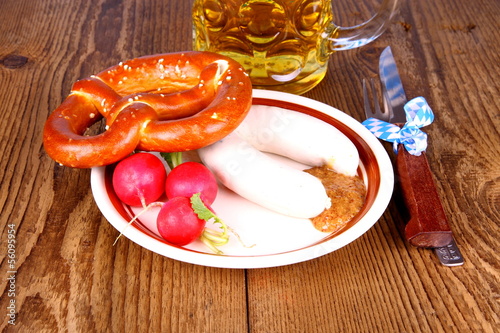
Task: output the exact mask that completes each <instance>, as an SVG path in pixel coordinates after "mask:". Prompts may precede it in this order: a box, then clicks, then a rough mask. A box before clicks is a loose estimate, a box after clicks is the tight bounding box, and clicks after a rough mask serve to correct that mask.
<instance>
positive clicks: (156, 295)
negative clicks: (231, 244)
mask: <svg viewBox="0 0 500 333" xmlns="http://www.w3.org/2000/svg"><path fill="white" fill-rule="evenodd" d="M191 3H192V2H191V1H175V0H163V1H153V0H144V1H133V0H123V1H112V0H109V1H103V0H91V1H77V0H75V1H64V0H59V1H57V0H43V1H42V0H40V1H28V0H2V1H1V2H0V86H1V90H0V117H1V121H0V133H1V136H2V140H1V144H0V153H1V156H2V159H1V160H0V181H1V190H0V207H1V216H0V226H1V229H0V231H1V242H0V258H1V261H0V263H1V265H0V267H1V269H0V276H1V279H0V290H1V291H2V298H1V301H0V314H1V318H2V320H1V324H0V325H1V326H0V328H1V330H2V331H3V332H14V331H16V332H494V331H495V330H496V331H497V332H498V329H499V327H500V318H499V313H500V303H499V297H500V274H499V273H500V272H499V267H500V264H499V258H500V257H499V255H498V246H499V241H498V239H499V238H500V232H499V221H500V209H499V208H500V157H499V156H500V134H499V129H500V93H499V82H500V75H499V73H500V67H499V63H500V57H499V54H500V46H499V43H500V34H499V31H500V26H499V21H498V18H499V17H500V2H498V1H496V0H477V1H474V2H471V1H465V0H458V1H457V0H440V1H432V0H418V1H402V5H401V9H400V13H399V14H398V15H397V17H396V19H395V21H394V23H393V24H392V25H391V26H390V29H389V30H388V31H387V32H386V33H385V34H384V35H383V36H382V37H380V38H379V39H377V40H376V41H375V42H373V43H372V44H369V45H368V46H366V47H363V48H361V49H357V50H351V51H345V52H339V53H336V54H335V55H333V56H332V58H331V61H330V67H329V70H328V74H327V77H326V78H325V80H324V81H323V82H322V83H321V84H320V85H319V86H318V87H316V88H315V89H313V90H312V91H310V92H308V93H306V94H305V96H306V97H309V98H312V99H315V100H318V101H321V102H324V103H326V104H329V105H332V106H334V107H336V108H338V109H340V110H343V111H345V112H346V113H348V114H350V115H351V116H353V117H354V118H356V119H358V120H360V121H361V120H363V118H364V116H363V107H362V94H361V78H363V77H376V76H377V59H378V56H379V54H380V52H381V50H382V49H383V48H384V47H386V46H387V45H391V46H392V48H393V51H394V53H395V54H396V57H397V60H398V63H399V66H400V71H401V74H402V79H403V83H404V86H405V88H406V89H407V95H408V96H409V97H415V96H425V97H426V98H427V100H428V102H429V104H430V105H431V107H432V108H433V110H434V112H435V113H436V120H435V122H434V123H433V124H432V125H431V126H429V127H427V128H426V132H427V133H428V134H429V135H430V138H431V140H430V145H429V148H428V157H429V161H430V164H431V168H432V170H433V172H434V175H435V179H436V183H437V187H438V191H439V194H440V196H441V197H442V200H443V205H444V209H445V211H446V213H447V215H448V217H449V219H450V223H451V224H452V229H453V232H454V234H455V237H456V240H457V243H458V245H459V246H460V249H461V251H462V253H463V255H464V257H465V264H464V265H463V266H460V267H452V268H449V267H444V266H441V265H440V264H439V262H438V261H437V259H436V257H435V255H434V253H433V251H432V250H429V249H418V248H414V247H412V246H410V245H409V244H408V243H406V242H405V241H404V240H403V239H402V238H401V236H400V234H399V233H398V229H397V227H396V221H398V220H399V219H401V216H400V215H399V213H398V209H397V207H396V205H395V203H394V202H391V204H390V205H389V208H388V209H387V211H386V213H385V214H384V215H383V216H382V217H381V218H380V220H379V221H378V223H376V224H375V226H374V227H373V228H371V229H370V230H369V231H368V232H367V233H366V234H364V235H363V236H362V237H360V238H359V239H357V240H356V241H354V242H353V243H351V244H349V245H348V246H346V247H343V248H341V249H340V250H337V251H335V252H333V253H331V254H328V255H325V256H322V257H320V258H317V259H314V260H310V261H307V262H303V263H298V264H294V265H288V266H282V267H275V268H263V269H249V270H243V269H222V268H210V267H204V266H198V265H193V264H187V263H183V262H180V261H176V260H172V259H169V258H166V257H163V256H160V255H157V254H155V253H152V252H150V251H148V250H146V249H144V248H141V247H140V246H138V245H136V244H135V243H133V242H132V241H129V240H127V239H122V240H121V241H120V242H119V243H118V244H117V245H115V246H113V241H114V239H115V238H116V236H117V234H118V232H117V230H115V229H114V228H113V227H112V226H111V225H110V224H109V223H108V222H107V221H106V220H105V219H104V217H103V216H102V215H101V213H100V211H99V209H98V208H97V206H96V204H95V202H94V199H93V196H92V193H91V190H90V183H89V179H90V171H89V170H79V169H71V168H67V167H61V166H58V165H57V164H56V163H54V161H52V160H51V159H50V158H49V157H48V156H47V155H46V153H45V152H44V149H43V146H42V128H43V125H44V122H45V119H46V118H47V117H48V115H49V113H50V112H51V111H52V110H54V109H55V108H56V107H57V106H58V105H59V104H60V103H61V101H62V100H63V99H64V98H65V97H66V95H67V94H68V92H69V90H70V88H71V85H72V84H73V82H74V81H76V80H78V79H80V78H83V77H87V76H89V75H90V74H92V73H95V72H98V71H100V70H102V69H104V68H107V67H108V66H111V65H114V64H116V63H118V62H119V61H121V60H123V59H129V58H133V57H136V56H141V55H146V54H155V53H164V52H173V51H181V50H190V49H191V18H190V15H191V14H190V9H191ZM343 3H351V5H348V4H344V5H342V4H336V5H335V9H334V10H335V11H336V16H337V17H338V16H339V15H340V14H338V13H343V14H342V15H341V17H342V20H343V21H342V22H341V23H342V24H344V25H346V24H350V23H359V22H360V21H361V20H363V19H366V18H368V17H369V14H368V11H369V8H370V6H369V5H368V4H370V3H373V1H369V0H364V1H344V2H343ZM387 150H388V152H389V154H391V149H390V147H387ZM9 235H14V236H15V237H12V236H11V237H10V238H9ZM10 239H14V240H15V243H13V242H12V241H11V242H10V243H9V240H10ZM9 244H15V246H11V247H10V248H9ZM11 253H13V254H14V255H13V256H10V257H9V254H11ZM12 260H13V261H12ZM11 271H12V272H11ZM9 320H10V323H9ZM12 324H15V325H12Z"/></svg>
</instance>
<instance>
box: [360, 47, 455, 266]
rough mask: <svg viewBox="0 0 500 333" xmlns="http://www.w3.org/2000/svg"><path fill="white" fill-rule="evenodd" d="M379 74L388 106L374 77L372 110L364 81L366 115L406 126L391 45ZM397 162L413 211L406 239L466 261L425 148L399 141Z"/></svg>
mask: <svg viewBox="0 0 500 333" xmlns="http://www.w3.org/2000/svg"><path fill="white" fill-rule="evenodd" d="M379 74H380V80H381V83H382V100H383V104H384V107H383V110H382V109H381V108H380V106H379V102H378V97H377V94H376V89H375V84H374V82H373V79H372V80H371V83H370V86H371V90H372V95H373V104H374V107H373V110H372V108H371V106H370V104H371V103H370V98H369V95H368V87H367V84H366V81H365V80H363V95H364V107H365V113H366V117H367V118H376V119H379V120H382V121H384V122H387V123H392V124H395V125H397V126H399V127H402V126H403V125H404V124H405V123H406V122H407V117H406V112H405V109H404V106H405V104H406V103H407V102H408V100H407V98H406V94H405V92H404V89H403V85H402V82H401V78H400V76H399V72H398V69H397V66H396V62H395V60H394V57H393V55H392V51H391V48H390V47H387V48H386V49H385V50H384V51H383V52H382V54H381V56H380V62H379ZM395 163H396V172H397V176H398V178H397V179H398V181H399V185H400V188H401V192H402V196H403V199H404V202H405V206H406V208H407V209H408V211H409V214H410V219H409V221H408V222H407V223H406V225H405V226H404V234H405V238H406V240H407V241H408V242H409V243H410V244H412V245H413V246H416V247H422V248H434V249H435V252H436V254H437V256H438V258H439V260H440V262H441V263H442V264H443V265H446V266H457V265H461V264H463V257H462V255H461V253H460V250H459V249H458V247H457V245H456V243H455V240H454V239H453V235H452V231H451V229H450V226H449V224H448V220H447V218H446V215H445V212H444V209H443V207H442V205H441V200H440V198H439V195H438V193H437V190H436V186H435V183H434V180H433V175H432V172H431V169H430V167H429V163H428V161H427V157H426V154H425V151H423V152H421V153H420V155H419V156H416V155H412V154H411V153H409V152H408V151H407V149H406V148H405V147H404V146H403V144H399V145H398V146H397V156H396V162H395Z"/></svg>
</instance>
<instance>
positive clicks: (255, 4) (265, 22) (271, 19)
mask: <svg viewBox="0 0 500 333" xmlns="http://www.w3.org/2000/svg"><path fill="white" fill-rule="evenodd" d="M331 1H332V0H195V1H194V6H193V37H194V40H193V48H194V49H195V50H198V51H212V52H218V53H221V54H224V55H226V56H229V57H231V58H233V59H235V60H237V61H238V62H240V63H241V64H242V65H243V67H244V68H245V70H246V71H247V72H248V74H249V75H250V78H251V79H252V83H253V86H254V88H260V89H272V90H280V91H286V92H290V93H295V94H302V93H304V92H306V91H308V90H309V89H311V88H313V87H314V86H316V85H317V84H318V83H319V82H320V81H321V80H322V79H323V77H324V76H325V74H326V69H327V64H328V58H329V56H330V54H331V53H332V52H334V51H340V50H347V49H352V48H356V47H360V46H363V45H365V44H367V43H369V42H371V41H373V40H374V39H375V38H377V37H378V36H380V35H381V34H382V33H383V32H384V31H385V29H386V28H387V26H388V25H389V23H390V20H391V18H392V17H393V16H394V14H395V12H396V8H397V4H398V1H399V0H384V1H383V3H382V5H381V7H380V9H379V11H378V13H377V14H375V16H373V17H372V18H371V19H370V20H368V21H367V22H365V23H362V24H360V25H357V26H354V27H348V28H344V27H339V26H337V25H335V24H334V23H333V18H332V12H331Z"/></svg>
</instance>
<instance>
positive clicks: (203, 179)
mask: <svg viewBox="0 0 500 333" xmlns="http://www.w3.org/2000/svg"><path fill="white" fill-rule="evenodd" d="M218 190H219V188H218V186H217V180H216V179H215V176H214V175H213V173H212V172H211V171H210V170H209V169H208V168H207V167H206V166H204V165H203V164H201V163H197V162H184V163H182V164H179V165H178V166H176V167H175V168H174V169H173V170H172V171H171V172H170V173H169V174H168V177H167V181H166V183H165V192H166V194H167V197H168V198H169V199H171V198H175V197H186V198H190V197H191V196H192V195H193V194H195V193H201V198H202V200H203V202H205V203H207V204H209V205H211V204H212V203H213V202H214V201H215V197H216V196H217V191H218Z"/></svg>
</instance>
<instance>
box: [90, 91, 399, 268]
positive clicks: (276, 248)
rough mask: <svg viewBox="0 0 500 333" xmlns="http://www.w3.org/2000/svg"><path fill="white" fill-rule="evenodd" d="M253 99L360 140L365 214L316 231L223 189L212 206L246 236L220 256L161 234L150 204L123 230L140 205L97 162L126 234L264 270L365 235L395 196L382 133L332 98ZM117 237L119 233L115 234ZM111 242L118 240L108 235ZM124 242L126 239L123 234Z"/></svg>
mask: <svg viewBox="0 0 500 333" xmlns="http://www.w3.org/2000/svg"><path fill="white" fill-rule="evenodd" d="M253 97H254V100H253V104H254V105H273V106H279V107H282V108H286V109H290V110H294V111H299V112H303V113H306V114H309V115H310V116H313V117H317V118H319V119H321V120H323V121H326V122H327V123H329V124H331V125H332V126H335V127H337V128H338V129H339V130H340V131H342V132H343V133H344V134H345V135H347V136H348V137H349V138H350V139H351V141H352V142H353V143H354V144H355V145H356V147H357V149H358V151H359V154H360V159H361V162H360V166H359V175H360V176H361V177H362V178H363V179H364V181H365V184H366V185H367V198H366V203H365V205H364V207H363V208H362V210H361V212H360V213H359V214H358V215H357V216H356V217H355V218H354V219H353V220H352V221H351V222H350V223H348V224H347V226H346V227H344V228H343V229H342V230H340V231H339V232H337V233H336V234H327V233H322V232H319V231H317V230H316V229H314V227H313V226H312V224H311V222H310V221H309V220H304V219H296V218H290V217H286V216H282V215H280V214H277V213H273V212H271V211H269V210H266V209H264V208H262V207H260V206H257V205H255V204H253V203H251V202H249V201H247V200H245V199H243V198H241V197H239V196H238V195H236V194H234V193H233V192H231V191H229V190H227V189H225V188H222V187H221V189H220V193H219V194H218V196H217V199H216V201H215V202H214V204H213V206H212V207H213V209H214V210H215V211H216V212H217V215H218V216H219V217H220V218H222V219H223V220H224V221H225V223H226V224H228V225H229V226H230V227H231V228H232V229H234V230H235V231H236V232H237V234H238V235H239V236H240V239H241V240H238V238H237V237H235V236H234V235H231V240H230V242H229V243H228V244H226V245H224V246H222V247H221V250H222V251H223V252H224V254H223V255H215V254H213V253H210V251H209V250H208V249H207V248H206V247H205V246H204V245H203V244H202V243H201V242H198V241H197V242H194V243H192V244H190V245H189V246H186V247H179V246H173V245H170V244H168V243H166V242H165V241H163V240H162V238H161V237H159V236H158V235H157V231H156V227H155V222H154V221H155V214H157V212H158V210H156V211H155V210H152V211H150V212H148V213H146V214H144V215H141V218H140V219H139V221H138V222H134V223H133V224H132V225H131V226H130V227H128V228H125V227H126V226H127V224H128V221H130V219H131V217H132V216H133V214H134V213H136V212H137V211H138V210H140V209H137V208H131V207H128V206H124V205H123V204H121V203H120V201H119V200H118V199H117V197H116V195H115V193H114V192H113V189H112V185H111V174H112V167H99V168H93V169H92V174H91V186H92V192H93V195H94V199H95V201H96V203H97V206H98V207H99V209H100V210H101V212H102V214H103V215H104V217H105V218H106V219H107V220H108V221H109V222H110V223H111V224H112V225H113V226H114V227H115V228H116V229H117V230H118V231H119V232H122V231H123V235H124V236H125V237H127V238H129V239H130V240H132V241H134V242H135V243H137V244H139V245H141V246H142V247H144V248H147V249H149V250H151V251H153V252H156V253H158V254H161V255H164V256H166V257H169V258H173V259H176V260H180V261H184V262H188V263H193V264H198V265H204V266H213V267H224V268H262V267H273V266H281V265H288V264H293V263H298V262H302V261H306V260H310V259H314V258H317V257H320V256H322V255H325V254H328V253H331V252H333V251H335V250H337V249H339V248H341V247H343V246H346V245H347V244H349V243H351V242H352V241H354V240H356V239H357V238H358V237H360V236H361V235H363V234H364V233H365V232H366V231H367V230H368V229H370V228H371V227H372V226H373V225H374V224H375V223H376V222H377V220H378V219H379V218H380V216H381V215H382V214H383V213H384V211H385V209H386V208H387V205H388V203H389V200H390V198H391V195H392V190H393V184H394V173H393V169H392V165H391V162H390V160H389V157H388V155H387V153H386V151H385V149H384V148H383V147H382V145H381V144H380V143H379V141H378V139H377V138H375V136H373V134H371V133H370V132H369V131H368V130H367V129H365V128H364V126H363V125H361V124H360V123H359V122H358V121H357V120H355V119H353V118H352V117H350V116H348V115H347V114H345V113H343V112H341V111H339V110H337V109H335V108H332V107H331V106H328V105H326V104H323V103H320V102H318V101H314V100H311V99H308V98H305V97H302V96H297V95H292V94H287V93H281V92H273V91H266V90H254V95H253ZM117 235H118V234H117ZM109 241H110V242H113V241H114V239H110V240H109ZM119 241H123V240H119Z"/></svg>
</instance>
